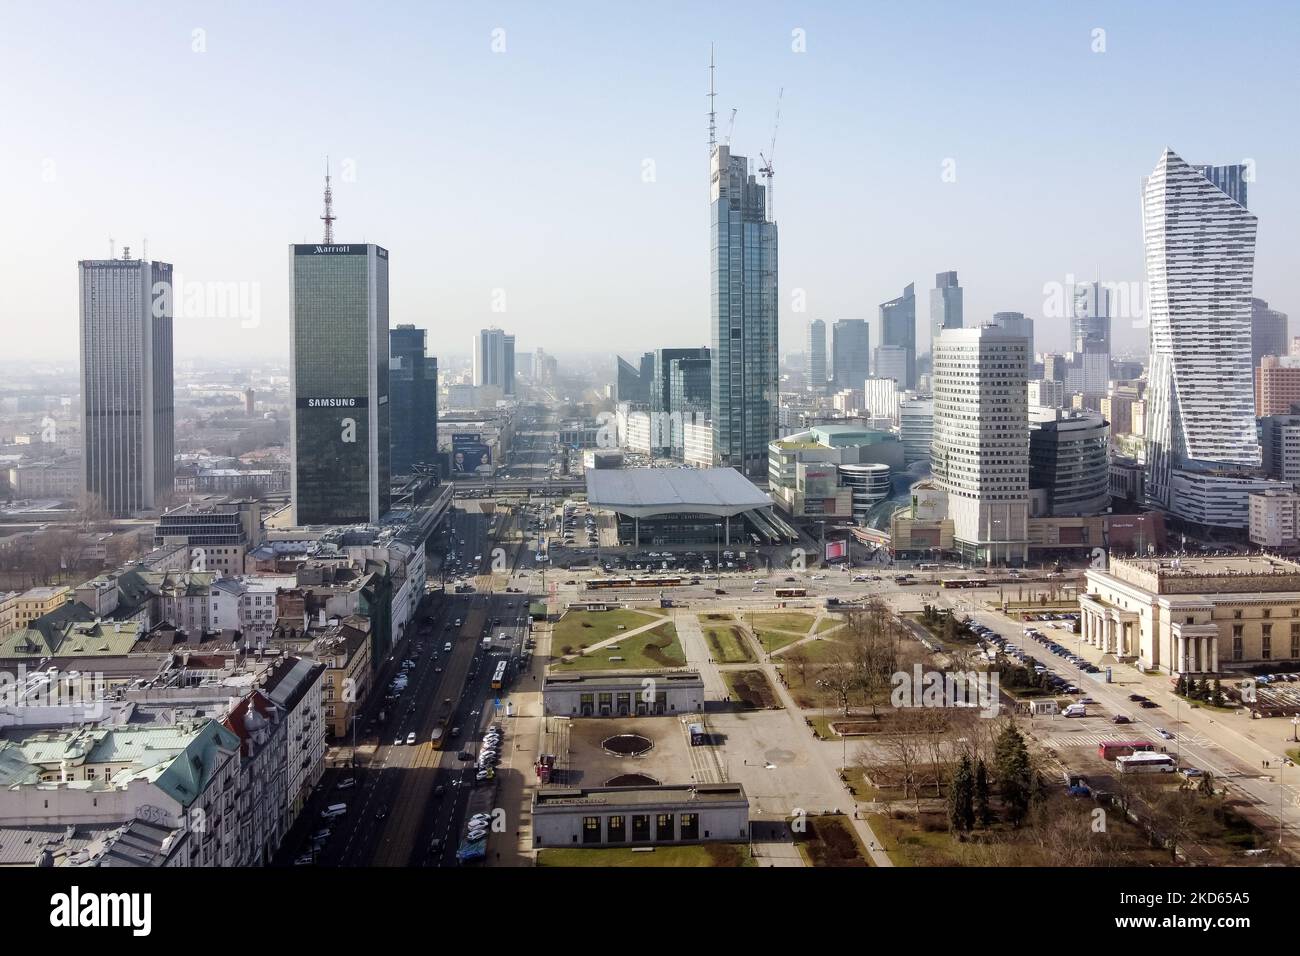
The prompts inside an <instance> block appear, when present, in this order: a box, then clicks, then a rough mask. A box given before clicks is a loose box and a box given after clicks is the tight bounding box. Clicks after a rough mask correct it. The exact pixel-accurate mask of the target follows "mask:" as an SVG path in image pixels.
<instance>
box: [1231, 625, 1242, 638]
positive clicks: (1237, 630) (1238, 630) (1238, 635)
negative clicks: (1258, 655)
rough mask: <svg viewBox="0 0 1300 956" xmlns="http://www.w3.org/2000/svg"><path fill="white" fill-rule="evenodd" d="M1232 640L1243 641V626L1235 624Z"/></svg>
mask: <svg viewBox="0 0 1300 956" xmlns="http://www.w3.org/2000/svg"><path fill="white" fill-rule="evenodd" d="M1232 639H1233V640H1234V641H1239V640H1241V625H1240V624H1234V625H1232Z"/></svg>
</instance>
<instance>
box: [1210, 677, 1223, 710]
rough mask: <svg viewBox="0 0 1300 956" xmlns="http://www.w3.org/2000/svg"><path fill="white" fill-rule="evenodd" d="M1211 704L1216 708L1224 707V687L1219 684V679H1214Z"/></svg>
mask: <svg viewBox="0 0 1300 956" xmlns="http://www.w3.org/2000/svg"><path fill="white" fill-rule="evenodd" d="M1210 703H1212V704H1214V706H1215V707H1222V706H1223V685H1222V684H1220V683H1219V678H1217V677H1216V678H1214V694H1213V696H1212V697H1211V698H1210Z"/></svg>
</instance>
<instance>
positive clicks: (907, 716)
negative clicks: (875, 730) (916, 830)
mask: <svg viewBox="0 0 1300 956" xmlns="http://www.w3.org/2000/svg"><path fill="white" fill-rule="evenodd" d="M919 713H920V712H919V711H916V710H911V709H907V710H900V711H899V712H898V730H899V732H898V733H896V734H893V735H892V736H890V737H889V738H888V740H887V741H886V742H885V752H886V755H887V756H888V757H889V759H890V765H891V767H892V768H894V769H895V770H896V772H897V775H898V779H899V782H900V783H901V784H902V786H903V799H904V800H906V799H907V797H908V795H909V794H911V795H912V796H914V797H915V799H916V813H917V816H920V814H921V786H920V783H919V781H918V780H917V774H918V773H919V771H920V763H921V758H922V756H923V746H922V743H921V738H920V737H919V736H918V735H917V734H916V733H915V731H916V730H917V729H918V727H917V724H918V723H919V719H920V718H919Z"/></svg>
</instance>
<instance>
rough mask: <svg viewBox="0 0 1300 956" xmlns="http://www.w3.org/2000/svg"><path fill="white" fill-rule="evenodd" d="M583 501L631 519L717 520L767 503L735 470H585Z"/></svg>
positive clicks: (758, 491)
mask: <svg viewBox="0 0 1300 956" xmlns="http://www.w3.org/2000/svg"><path fill="white" fill-rule="evenodd" d="M587 502H588V504H590V505H591V507H593V508H598V509H601V510H604V511H616V512H618V513H619V514H624V515H627V516H628V517H632V518H648V517H652V516H654V515H665V514H706V515H715V516H717V517H719V518H722V517H731V516H733V515H738V514H743V513H744V512H747V511H754V510H756V509H760V508H770V507H771V506H772V499H771V497H769V496H768V495H767V493H766V492H763V491H760V490H759V489H758V488H756V487H755V486H754V485H753V484H751V483H750V481H749V479H747V478H746V477H745V476H744V475H742V474H741V473H740V472H738V471H736V469H734V468H620V469H596V468H588V469H587Z"/></svg>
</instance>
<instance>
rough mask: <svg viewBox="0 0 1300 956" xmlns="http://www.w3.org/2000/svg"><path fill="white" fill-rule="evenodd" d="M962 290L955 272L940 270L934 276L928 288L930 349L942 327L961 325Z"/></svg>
mask: <svg viewBox="0 0 1300 956" xmlns="http://www.w3.org/2000/svg"><path fill="white" fill-rule="evenodd" d="M962 308H963V306H962V290H961V286H959V285H958V284H957V273H956V272H940V273H938V274H937V275H936V276H935V277H934V288H933V289H931V290H930V351H931V352H933V351H934V346H935V343H936V342H938V341H939V336H940V335H941V334H942V333H943V330H944V329H960V328H961V327H962V322H963V317H962Z"/></svg>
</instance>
